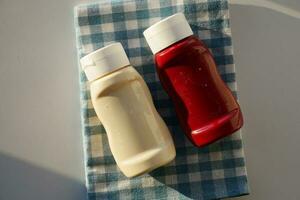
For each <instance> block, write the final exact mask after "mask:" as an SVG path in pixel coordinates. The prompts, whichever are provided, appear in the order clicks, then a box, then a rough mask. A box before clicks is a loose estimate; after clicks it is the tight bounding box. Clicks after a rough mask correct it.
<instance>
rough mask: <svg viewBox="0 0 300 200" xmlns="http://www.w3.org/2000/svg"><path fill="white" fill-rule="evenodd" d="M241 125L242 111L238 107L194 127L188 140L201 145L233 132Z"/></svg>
mask: <svg viewBox="0 0 300 200" xmlns="http://www.w3.org/2000/svg"><path fill="white" fill-rule="evenodd" d="M242 126H243V117H242V113H241V112H240V110H239V109H235V110H233V111H231V112H229V113H228V114H226V115H224V116H222V117H221V118H218V119H216V120H214V121H212V122H210V123H209V124H207V125H205V126H202V127H201V128H198V129H194V130H193V131H192V132H191V134H190V140H191V142H192V143H193V144H194V145H196V146H197V147H203V146H206V145H208V144H211V143H213V142H215V141H217V140H219V139H221V138H223V137H226V136H228V135H231V134H233V133H234V132H236V131H238V130H239V129H240V128H241V127H242Z"/></svg>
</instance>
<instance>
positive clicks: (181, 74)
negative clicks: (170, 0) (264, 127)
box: [144, 13, 243, 147]
mask: <svg viewBox="0 0 300 200" xmlns="http://www.w3.org/2000/svg"><path fill="white" fill-rule="evenodd" d="M144 36H145V38H146V40H147V42H148V44H149V46H150V48H151V50H152V52H153V54H155V62H156V70H157V73H158V76H159V79H160V81H161V84H162V86H163V88H164V89H165V90H166V92H167V93H168V95H169V96H170V97H171V99H172V101H173V104H174V106H175V110H176V113H177V116H178V118H179V121H180V125H181V127H182V128H183V130H184V132H185V134H186V135H187V136H188V138H189V139H190V141H191V142H192V143H193V144H194V145H196V146H198V147H202V146H205V145H208V144H210V143H212V142H214V141H216V140H218V139H220V138H223V137H225V136H227V135H230V134H232V133H234V132H235V131H237V130H239V129H240V128H241V127H242V125H243V117H242V113H241V110H240V107H239V105H238V103H237V101H236V99H235V97H234V96H233V94H232V92H231V91H230V89H229V88H228V87H227V85H226V84H225V83H224V81H223V80H222V79H221V77H220V75H219V73H218V71H217V67H216V63H215V61H214V59H213V56H212V54H211V53H210V51H209V50H208V48H207V47H206V46H205V45H204V43H203V42H202V41H201V40H199V39H198V38H197V37H196V36H194V35H193V32H192V30H191V28H190V26H189V24H188V22H187V20H186V18H185V16H184V15H183V14H182V13H177V14H175V15H172V16H170V17H168V18H166V19H164V20H162V21H159V22H157V23H156V24H154V25H152V26H151V27H149V28H148V29H146V30H145V31H144Z"/></svg>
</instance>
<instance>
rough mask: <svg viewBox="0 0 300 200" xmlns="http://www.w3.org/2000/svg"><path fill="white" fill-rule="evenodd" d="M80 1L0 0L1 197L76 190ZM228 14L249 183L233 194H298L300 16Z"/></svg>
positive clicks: (81, 191) (67, 197) (258, 199)
mask: <svg viewBox="0 0 300 200" xmlns="http://www.w3.org/2000/svg"><path fill="white" fill-rule="evenodd" d="M275 1H276V2H279V3H282V4H284V5H287V6H291V7H293V8H294V9H297V10H298V11H299V10H300V2H299V0H289V1H284V0H275ZM80 2H85V1H80V0H64V1H59V0H52V1H46V0H26V1H16V0H0V200H17V199H24V200H36V199H43V200H48V199H49V200H50V199H51V200H53V199H56V200H77V199H78V200H81V199H84V198H85V195H86V193H85V187H84V182H85V178H84V168H83V150H82V137H81V126H80V111H79V110H80V105H79V85H78V71H77V66H76V65H77V57H76V48H75V32H74V27H73V23H74V21H73V7H74V5H76V4H78V3H80ZM231 19H232V20H231V26H232V32H233V42H234V47H235V62H236V68H237V80H238V84H239V95H240V103H241V106H242V109H243V112H244V116H245V126H244V135H243V137H244V143H245V153H246V159H247V160H246V163H247V168H248V174H249V181H250V186H251V195H250V196H246V197H241V198H239V199H241V200H250V199H251V200H282V199H295V200H296V199H300V190H299V180H300V173H299V169H300V156H299V154H300V145H299V142H300V106H299V103H300V50H299V47H300V20H299V19H296V18H292V17H289V16H287V15H283V14H280V13H278V12H274V11H271V10H268V9H265V8H257V7H251V6H239V5H232V6H231Z"/></svg>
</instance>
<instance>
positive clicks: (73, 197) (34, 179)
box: [0, 153, 87, 200]
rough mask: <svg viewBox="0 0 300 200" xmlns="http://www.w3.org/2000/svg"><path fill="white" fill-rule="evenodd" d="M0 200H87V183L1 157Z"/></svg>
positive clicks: (5, 156)
mask: <svg viewBox="0 0 300 200" xmlns="http://www.w3.org/2000/svg"><path fill="white" fill-rule="evenodd" d="M0 177H1V178H0V199H1V200H2V199H3V200H4V199H10V200H19V199H24V200H27V199H28V200H29V199H30V200H37V199H43V200H54V199H57V200H60V199H63V200H83V199H86V198H87V195H86V187H85V185H84V184H83V183H81V182H80V181H78V180H74V179H72V178H68V177H65V176H63V175H60V174H57V173H55V172H51V171H48V170H46V169H43V168H40V167H37V166H34V165H32V164H30V163H27V162H24V161H21V160H18V159H16V158H12V157H10V156H7V155H4V154H2V153H0Z"/></svg>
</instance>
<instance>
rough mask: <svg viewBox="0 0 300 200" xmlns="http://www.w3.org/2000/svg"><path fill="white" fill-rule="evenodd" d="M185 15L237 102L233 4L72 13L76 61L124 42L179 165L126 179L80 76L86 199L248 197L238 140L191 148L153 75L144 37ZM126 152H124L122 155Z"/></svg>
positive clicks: (129, 4)
mask: <svg viewBox="0 0 300 200" xmlns="http://www.w3.org/2000/svg"><path fill="white" fill-rule="evenodd" d="M177 12H183V13H184V14H185V16H186V18H187V19H188V21H189V23H190V25H191V27H192V29H193V31H194V33H195V34H196V35H198V36H199V37H200V38H201V39H202V40H203V41H204V43H205V44H206V45H207V46H208V47H209V48H210V50H211V51H212V53H213V55H214V58H215V61H216V63H217V65H218V69H219V72H220V73H221V76H222V78H223V79H224V80H225V81H226V83H227V84H228V86H229V87H230V88H231V90H232V91H233V93H234V94H236V82H235V69H234V61H233V49H232V43H231V33H230V26H229V13H228V3H227V1H224V0H162V1H158V0H137V1H134V0H127V1H120V0H113V1H108V0H104V1H101V2H99V3H93V4H86V5H79V6H77V7H76V8H75V28H76V35H77V47H78V55H79V58H80V57H82V56H84V55H86V54H88V53H90V52H92V51H94V50H96V49H98V48H101V47H103V46H105V45H107V44H109V43H111V42H112V41H118V42H121V43H122V45H123V46H124V48H125V51H126V53H127V55H128V57H129V59H130V62H131V64H132V65H133V66H134V67H135V68H136V69H137V70H138V71H139V73H140V74H141V75H142V76H143V78H144V79H145V81H146V83H147V85H148V87H149V88H150V90H151V94H152V97H153V99H154V104H155V106H156V108H157V109H158V112H159V113H160V114H161V116H162V117H163V119H164V121H165V122H166V123H167V125H168V127H169V129H170V131H171V133H172V136H173V138H174V142H175V146H176V152H177V156H176V159H175V161H173V162H172V163H170V164H168V165H167V166H164V167H161V168H159V169H157V170H155V171H153V172H151V173H149V174H146V175H142V176H139V177H135V178H131V179H129V178H126V177H125V176H124V175H123V174H122V173H121V172H120V171H119V169H118V167H117V165H116V163H115V161H114V158H113V156H112V154H111V151H110V149H109V145H108V140H107V136H106V133H105V129H104V128H103V126H102V125H101V122H100V121H99V120H98V118H97V116H96V113H95V112H94V109H93V106H92V104H91V99H90V94H89V85H88V84H87V80H86V77H85V74H84V72H82V70H81V69H80V86H81V103H82V104H81V105H82V121H83V138H84V151H85V167H86V179H87V190H88V197H89V199H90V200H92V199H101V200H102V199H122V200H123V199H190V198H192V199H218V198H224V197H230V196H239V195H244V194H248V184H247V175H246V169H245V161H244V153H243V147H242V140H241V134H240V132H237V133H235V134H233V135H231V136H229V137H226V138H225V139H223V140H221V141H218V142H216V143H214V144H212V145H209V146H207V147H205V148H196V147H194V146H193V145H192V144H191V143H190V142H189V141H188V139H187V138H186V137H185V135H184V134H183V132H182V130H181V129H180V127H179V124H178V120H177V118H176V115H175V112H174V108H173V105H172V103H171V101H170V99H169V97H168V96H167V95H166V93H165V92H164V90H163V89H162V86H161V84H160V82H159V80H158V77H157V75H156V73H155V66H154V63H153V55H152V53H151V51H150V49H149V47H148V45H147V43H146V41H145V39H144V37H143V31H144V30H145V29H146V28H147V27H149V26H150V25H152V24H154V23H155V22H157V21H159V20H161V19H163V18H165V17H167V16H170V15H172V14H174V13H177ZM124 151H126V149H124Z"/></svg>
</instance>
